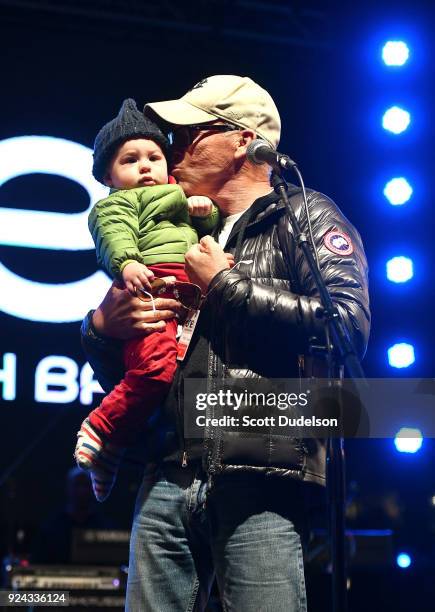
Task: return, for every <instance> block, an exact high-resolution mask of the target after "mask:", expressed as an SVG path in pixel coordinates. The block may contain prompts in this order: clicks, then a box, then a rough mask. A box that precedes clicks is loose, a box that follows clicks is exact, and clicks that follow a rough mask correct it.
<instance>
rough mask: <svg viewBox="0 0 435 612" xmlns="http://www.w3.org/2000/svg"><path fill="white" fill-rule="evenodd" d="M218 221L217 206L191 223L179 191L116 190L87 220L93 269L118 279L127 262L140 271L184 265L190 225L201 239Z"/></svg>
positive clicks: (165, 188) (195, 238)
mask: <svg viewBox="0 0 435 612" xmlns="http://www.w3.org/2000/svg"><path fill="white" fill-rule="evenodd" d="M218 219H219V211H218V209H217V208H216V206H214V207H213V211H212V213H211V214H210V215H209V216H208V217H203V218H200V217H195V218H192V219H191V218H190V216H189V213H188V212H187V199H186V196H185V195H184V193H183V190H182V189H181V187H179V185H155V186H153V187H137V188H135V189H121V190H117V191H114V192H113V193H111V194H110V195H109V196H108V197H107V198H104V199H103V200H100V201H99V202H97V203H96V204H95V206H94V207H93V208H92V210H91V212H90V214H89V231H90V232H91V234H92V238H93V239H94V242H95V247H96V249H97V259H98V263H99V264H101V265H103V266H104V268H105V269H106V270H107V272H108V273H109V274H110V275H111V276H112V277H114V278H120V275H121V272H122V270H123V268H124V267H125V266H126V265H127V263H128V262H129V261H132V260H135V261H139V262H140V263H143V264H145V265H152V264H157V263H184V254H185V253H186V251H187V250H188V249H189V248H190V247H191V246H192V244H195V243H197V242H198V234H197V232H196V231H195V229H194V228H193V227H192V223H194V225H195V228H196V230H198V233H199V234H200V235H204V234H207V233H210V232H211V231H212V230H213V228H214V227H215V226H216V224H217V223H218Z"/></svg>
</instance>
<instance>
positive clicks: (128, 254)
mask: <svg viewBox="0 0 435 612" xmlns="http://www.w3.org/2000/svg"><path fill="white" fill-rule="evenodd" d="M88 224H89V231H90V232H91V235H92V238H93V240H94V243H95V248H96V250H97V259H98V263H99V264H101V265H102V266H103V267H104V268H105V270H107V272H108V273H109V274H110V275H111V276H112V277H113V278H120V273H121V268H122V264H123V263H124V262H125V261H127V260H136V261H139V262H141V263H142V255H141V253H140V251H139V248H138V240H139V199H138V195H137V190H136V189H130V190H125V189H123V190H119V191H115V192H114V193H111V194H110V195H109V196H108V197H107V198H104V199H103V200H100V201H99V202H97V203H96V204H95V206H94V207H93V209H92V210H91V213H90V215H89V221H88Z"/></svg>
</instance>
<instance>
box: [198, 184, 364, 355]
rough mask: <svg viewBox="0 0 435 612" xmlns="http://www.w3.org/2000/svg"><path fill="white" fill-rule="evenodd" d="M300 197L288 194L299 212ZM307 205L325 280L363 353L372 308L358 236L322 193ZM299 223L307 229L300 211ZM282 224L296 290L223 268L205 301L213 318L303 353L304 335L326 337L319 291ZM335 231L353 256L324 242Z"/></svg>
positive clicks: (314, 196)
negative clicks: (271, 337) (270, 337)
mask: <svg viewBox="0 0 435 612" xmlns="http://www.w3.org/2000/svg"><path fill="white" fill-rule="evenodd" d="M300 197H301V196H300V195H299V194H298V195H296V196H293V197H292V203H293V206H294V209H295V210H297V209H298V208H299V210H303V209H302V207H301V203H300V202H298V201H297V198H300ZM308 203H309V210H310V218H311V224H312V229H313V234H314V242H315V245H316V250H317V253H318V257H319V260H320V268H321V271H322V275H323V278H324V280H325V282H326V286H327V288H328V290H329V293H330V295H331V298H332V301H333V303H334V304H335V306H336V307H337V308H338V310H339V312H340V314H341V315H342V317H343V321H344V324H345V326H346V328H347V331H348V333H349V336H350V338H351V340H352V341H353V343H354V346H355V349H356V351H357V353H358V354H359V356H360V357H362V356H363V355H364V353H365V350H366V346H367V341H368V335H369V329H370V312H369V297H368V278H367V276H368V267H367V261H366V257H365V254H364V249H363V246H362V242H361V238H360V236H359V234H358V232H357V231H356V230H355V228H354V227H353V226H352V225H351V223H349V221H348V220H347V219H346V218H345V217H344V216H343V214H342V213H341V212H340V210H339V209H338V207H337V206H336V205H335V204H334V202H332V201H331V200H330V199H329V198H327V197H326V196H324V195H322V194H320V193H318V192H311V193H310V195H309V202H308ZM299 221H300V224H301V228H302V231H304V232H307V231H308V227H307V219H306V215H305V213H304V212H302V213H301V214H300V219H299ZM284 227H285V230H286V231H285V236H286V237H287V238H286V241H287V244H286V245H285V246H286V248H285V249H284V251H286V257H287V262H286V263H287V265H288V268H289V270H291V273H292V275H293V276H294V277H295V280H296V282H297V285H298V289H297V293H296V292H291V291H285V290H283V289H282V288H281V287H277V286H273V284H272V285H271V284H265V283H264V282H260V281H258V280H255V279H254V280H253V279H251V278H250V277H249V276H247V275H246V274H243V273H242V272H238V271H234V272H230V273H228V272H225V271H222V272H220V273H219V274H217V275H216V276H215V278H214V279H213V280H212V283H211V285H210V289H211V288H212V287H215V289H214V290H213V291H212V292H211V294H210V296H209V298H208V299H209V300H210V303H211V307H212V308H213V310H214V312H215V313H216V316H217V317H220V318H222V320H231V321H233V322H235V321H238V322H240V324H241V325H243V326H244V329H245V332H246V334H249V336H250V337H251V338H255V337H260V335H261V334H264V333H265V330H266V332H267V333H268V334H272V335H274V337H277V338H280V339H283V340H284V341H285V342H289V343H290V342H291V343H292V345H293V346H294V347H295V348H296V349H297V350H301V351H302V352H303V351H305V350H306V349H307V340H308V338H310V337H312V336H315V337H317V338H318V339H319V340H320V341H324V340H325V326H324V322H323V319H322V318H320V317H319V310H320V309H321V303H320V299H319V297H318V294H317V289H316V287H315V284H314V281H313V279H312V277H311V273H310V271H309V268H308V265H307V263H306V261H305V258H304V255H303V253H302V251H301V250H300V249H299V248H298V247H297V246H296V245H295V241H294V239H293V236H292V233H291V228H290V223H289V220H288V219H287V217H284ZM333 230H336V231H338V232H342V233H344V234H346V235H347V236H348V237H349V238H350V240H351V242H352V245H353V252H352V253H351V254H349V255H339V254H337V253H335V252H333V251H331V250H330V249H329V248H327V247H326V246H325V237H326V236H327V234H328V232H331V231H333Z"/></svg>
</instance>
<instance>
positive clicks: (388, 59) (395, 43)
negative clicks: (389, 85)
mask: <svg viewBox="0 0 435 612" xmlns="http://www.w3.org/2000/svg"><path fill="white" fill-rule="evenodd" d="M382 59H383V60H384V64H385V65H386V66H403V65H404V64H406V62H407V61H408V59H409V47H408V45H407V44H406V43H404V42H403V41H402V40H389V41H388V42H387V43H385V45H384V47H383V49H382Z"/></svg>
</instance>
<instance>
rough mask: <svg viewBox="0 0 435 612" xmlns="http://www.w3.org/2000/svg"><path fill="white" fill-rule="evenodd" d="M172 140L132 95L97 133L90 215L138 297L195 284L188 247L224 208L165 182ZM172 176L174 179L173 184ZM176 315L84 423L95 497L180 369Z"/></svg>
mask: <svg viewBox="0 0 435 612" xmlns="http://www.w3.org/2000/svg"><path fill="white" fill-rule="evenodd" d="M168 150H169V143H168V141H167V139H166V137H165V136H164V135H163V133H162V132H161V131H160V129H159V128H158V127H157V125H156V124H154V123H153V122H151V121H150V120H149V119H147V118H146V117H144V115H143V114H142V113H140V112H139V111H138V109H137V107H136V104H135V102H134V100H131V99H128V100H125V101H124V102H123V104H122V107H121V110H120V111H119V114H118V116H117V117H116V118H115V119H113V120H112V121H110V122H109V123H107V124H106V125H104V126H103V128H102V129H101V130H100V132H99V133H98V135H97V137H96V139H95V146H94V164H93V169H92V171H93V174H94V176H95V178H96V179H97V180H98V181H100V182H101V183H103V184H105V185H107V186H109V187H111V188H112V191H111V193H110V195H109V196H108V197H107V198H105V199H103V200H100V201H99V202H97V204H95V206H94V207H93V209H92V210H91V213H90V215H89V229H90V232H91V234H92V237H93V239H94V242H95V246H96V250H97V258H98V261H99V263H100V264H102V265H103V266H104V268H105V269H106V270H107V272H108V273H109V274H110V275H111V276H112V277H113V278H116V279H118V280H121V281H122V282H123V283H124V285H125V287H126V288H127V289H128V291H129V292H130V293H132V294H133V295H136V294H137V295H140V293H139V292H141V293H143V292H144V291H145V294H148V295H149V293H150V290H151V281H153V279H154V278H155V277H166V276H171V277H175V279H176V280H177V281H182V282H188V280H189V279H188V278H187V275H186V273H185V271H184V254H185V253H186V251H187V250H188V249H189V248H190V247H191V245H192V244H195V243H196V242H198V234H197V232H196V231H195V229H194V228H193V226H192V225H195V227H196V229H197V230H198V232H199V233H200V234H207V233H210V232H211V231H212V230H213V228H214V227H215V226H216V224H217V223H218V218H219V213H218V210H217V208H216V207H215V206H214V205H213V203H212V202H211V200H210V199H209V198H206V197H203V196H192V197H190V198H186V196H185V195H184V193H183V191H182V189H181V187H179V186H178V185H177V184H175V181H174V179H173V178H172V177H169V179H168V165H167V159H166V158H167V155H168ZM168 180H169V184H168ZM176 333H177V321H176V320H175V319H173V320H170V321H167V322H166V328H165V330H164V331H163V332H154V333H152V334H150V335H148V336H145V337H142V338H135V339H133V340H129V341H127V342H125V344H124V365H125V371H126V373H125V376H124V378H123V380H122V381H121V382H120V383H119V384H118V385H117V386H116V387H115V388H114V389H113V390H112V391H111V392H110V393H109V395H107V396H106V397H105V398H104V399H103V401H102V402H101V404H100V406H99V407H98V408H96V409H95V410H93V411H92V412H91V413H90V415H89V416H88V417H87V418H86V419H85V420H84V421H83V423H82V425H81V428H80V431H79V432H78V434H77V437H78V440H77V445H76V449H75V454H74V456H75V458H76V461H77V464H78V465H79V467H81V468H82V469H85V470H89V471H90V474H91V479H92V486H93V489H94V493H95V496H96V498H97V499H98V501H104V500H105V499H106V498H107V496H108V495H109V493H110V491H111V489H112V487H113V484H114V482H115V478H116V474H117V471H118V467H119V462H120V460H121V457H122V454H123V452H124V449H125V447H126V446H128V445H129V444H132V443H133V442H134V440H135V438H136V434H137V431H138V430H140V429H142V428H143V426H144V424H145V422H146V420H147V418H148V417H150V416H151V415H152V414H153V413H154V412H155V410H156V409H157V408H158V407H159V405H160V404H161V402H162V400H163V399H164V397H165V395H166V393H167V391H168V389H169V386H170V384H171V382H172V379H173V376H174V373H175V369H176V356H177V341H176Z"/></svg>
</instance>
